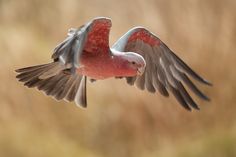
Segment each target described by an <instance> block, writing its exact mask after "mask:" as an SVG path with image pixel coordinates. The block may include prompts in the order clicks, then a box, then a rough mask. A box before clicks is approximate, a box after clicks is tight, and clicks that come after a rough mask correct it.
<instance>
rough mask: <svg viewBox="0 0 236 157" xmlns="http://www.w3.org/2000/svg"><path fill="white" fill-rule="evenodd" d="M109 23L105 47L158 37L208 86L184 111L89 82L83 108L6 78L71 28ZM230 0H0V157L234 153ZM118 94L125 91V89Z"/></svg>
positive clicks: (233, 13) (235, 74)
mask: <svg viewBox="0 0 236 157" xmlns="http://www.w3.org/2000/svg"><path fill="white" fill-rule="evenodd" d="M96 16H108V17H111V18H112V21H113V27H112V30H111V37H110V40H111V44H112V43H114V42H115V40H116V39H118V38H119V37H120V36H121V35H122V34H124V33H125V32H126V31H127V30H128V29H130V28H131V27H134V26H137V25H141V26H144V27H146V28H148V29H149V30H151V31H152V32H154V33H155V34H157V35H158V36H159V37H160V38H161V39H162V40H163V41H164V42H165V43H166V44H167V45H169V47H170V48H172V49H173V50H174V51H175V52H176V53H177V54H178V55H179V56H180V57H181V58H183V60H184V61H186V62H187V63H188V64H189V65H190V66H191V67H193V69H195V70H196V71H197V72H198V73H200V74H201V75H202V76H204V77H205V78H207V79H208V80H210V81H211V82H212V83H213V84H214V86H213V87H212V88H209V87H203V86H201V87H200V88H201V89H202V90H203V91H204V92H205V93H206V94H207V95H209V96H210V97H211V99H212V101H211V102H210V103H207V102H203V101H201V100H199V99H198V98H196V97H194V98H195V100H196V101H197V102H198V103H199V104H201V105H200V107H201V111H199V112H198V111H194V112H187V111H185V110H184V109H182V108H181V107H180V106H179V105H178V103H177V102H176V100H175V99H174V98H173V97H170V98H168V99H167V98H163V97H162V96H160V94H150V93H147V92H143V91H139V90H137V89H136V88H135V87H131V86H128V85H127V84H126V83H125V81H124V80H115V79H108V80H104V81H97V82H96V83H89V84H88V102H89V106H88V109H86V110H82V109H80V108H77V107H76V106H75V105H74V104H73V103H66V102H57V101H55V100H53V99H52V98H49V97H46V96H44V94H42V93H41V92H38V91H37V90H36V89H27V88H24V87H23V86H22V84H20V83H19V82H17V81H16V79H15V73H14V69H16V68H19V67H24V66H29V65H33V64H41V63H46V62H49V60H50V55H51V53H52V49H53V48H54V46H55V45H56V44H57V43H59V42H60V41H61V40H63V39H64V37H65V36H66V31H67V29H68V28H70V27H78V26H80V25H82V24H83V23H85V22H87V21H89V20H90V19H92V18H94V17H96ZM235 21H236V1H235V0H225V1H220V0H192V1H188V0H182V1H175V0H145V1H144V0H137V1H132V0H120V1H110V0H103V1H101V0H93V1H88V0H67V1H64V0H51V1H48V0H21V1H17V0H0V54H1V63H0V78H1V85H0V107H1V109H0V127H1V129H0V156H8V157H11V156H22V157H27V156H34V157H41V156H43V157H46V156H57V157H64V156H71V157H73V156H84V157H90V156H91V157H99V156H112V157H116V156H117V157H120V156H122V157H125V156H127V157H132V156H141V157H142V156H143V157H144V156H145V157H146V156H151V157H152V156H153V157H156V156H160V157H199V156H202V157H209V156H214V157H234V156H236V149H235V148H236V115H235V111H236V105H235V103H236V97H235V95H236V84H235V81H236V71H235V70H234V67H235V61H236V54H235V52H234V51H235V49H236V45H235V42H236V23H235ZM124 89H125V90H124Z"/></svg>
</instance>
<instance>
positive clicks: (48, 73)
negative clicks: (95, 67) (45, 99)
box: [16, 62, 87, 107]
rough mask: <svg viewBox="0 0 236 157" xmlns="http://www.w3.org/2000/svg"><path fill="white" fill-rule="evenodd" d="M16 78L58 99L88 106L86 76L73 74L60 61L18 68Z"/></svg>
mask: <svg viewBox="0 0 236 157" xmlns="http://www.w3.org/2000/svg"><path fill="white" fill-rule="evenodd" d="M16 72H17V73H18V75H17V76H16V78H17V79H18V80H19V81H20V82H23V83H24V85H25V86H27V87H29V88H33V87H36V88H37V89H38V90H40V91H43V92H44V93H45V94H46V95H49V96H52V97H54V98H55V99H56V100H62V99H64V100H67V101H69V102H71V101H75V102H76V104H77V105H80V106H82V107H86V106H87V99H86V76H83V75H78V74H73V73H71V71H70V69H66V68H65V66H64V65H62V64H61V63H60V62H52V63H48V64H42V65H36V66H31V67H26V68H21V69H17V70H16Z"/></svg>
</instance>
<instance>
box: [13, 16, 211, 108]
mask: <svg viewBox="0 0 236 157" xmlns="http://www.w3.org/2000/svg"><path fill="white" fill-rule="evenodd" d="M111 26H112V23H111V19H110V18H106V17H97V18H95V19H93V20H91V21H90V22H88V23H86V24H84V25H82V26H81V27H79V28H77V29H74V28H71V29H69V31H68V34H67V38H66V39H65V40H64V41H62V42H61V43H60V44H58V45H57V46H56V47H55V49H54V53H53V54H52V57H51V58H52V60H53V61H52V62H51V63H48V64H42V65H36V66H31V67H26V68H21V69H17V70H16V72H17V73H18V75H17V76H16V78H17V79H18V80H19V81H21V82H23V83H24V85H25V86H27V87H29V88H32V87H36V88H37V89H38V90H41V91H43V92H44V93H46V95H49V96H52V97H54V98H55V99H56V100H62V99H64V100H66V101H69V102H71V101H75V103H76V104H77V105H78V106H81V107H87V97H86V82H87V77H89V78H90V80H91V81H96V80H103V79H106V78H111V77H115V78H125V79H126V81H127V83H128V84H130V85H134V84H135V85H136V86H137V87H138V88H139V89H141V90H144V89H146V90H147V91H148V92H151V93H156V92H159V93H160V94H161V95H163V96H165V97H168V96H169V92H171V93H172V94H173V95H174V96H175V98H176V99H177V101H178V102H179V103H180V104H181V105H182V106H183V107H184V108H185V109H187V110H191V109H192V108H193V109H199V107H198V105H197V104H196V103H195V102H194V100H193V99H192V98H191V96H190V95H189V93H188V92H187V90H186V89H185V86H184V85H183V84H185V85H186V86H187V87H188V88H190V90H191V91H192V92H193V93H195V94H196V95H197V96H198V97H200V98H201V99H203V100H207V101H208V100H209V98H208V97H207V96H206V95H205V94H203V93H202V92H201V91H200V90H199V89H198V88H197V86H196V85H194V83H193V82H192V81H191V80H190V78H189V77H192V78H193V79H195V80H197V81H198V82H200V83H203V84H205V85H211V83H210V82H208V81H206V80H205V79H203V78H202V77H201V76H199V75H198V74H197V73H196V72H194V71H193V70H192V69H191V68H190V67H189V66H188V65H187V64H186V63H184V61H182V60H181V59H180V58H179V57H178V56H177V55H176V54H175V53H174V52H173V51H172V50H170V49H169V48H168V47H167V46H166V44H165V43H163V42H162V41H161V40H160V39H159V38H158V37H157V36H156V35H155V34H153V33H152V32H150V31H149V30H147V29H146V28H144V27H134V28H132V29H130V30H129V31H128V32H127V33H126V34H124V35H123V36H122V37H121V38H120V39H119V40H118V41H117V42H116V43H115V44H114V45H113V46H112V47H110V46H109V32H110V29H111Z"/></svg>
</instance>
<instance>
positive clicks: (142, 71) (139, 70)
mask: <svg viewBox="0 0 236 157" xmlns="http://www.w3.org/2000/svg"><path fill="white" fill-rule="evenodd" d="M144 71H145V67H140V68H138V70H137V74H138V75H139V76H141V75H143V73H144Z"/></svg>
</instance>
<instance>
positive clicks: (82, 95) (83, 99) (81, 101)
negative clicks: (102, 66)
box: [75, 76, 87, 107]
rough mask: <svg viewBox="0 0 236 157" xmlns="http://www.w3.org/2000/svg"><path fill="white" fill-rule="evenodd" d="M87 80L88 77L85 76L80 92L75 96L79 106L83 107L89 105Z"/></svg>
mask: <svg viewBox="0 0 236 157" xmlns="http://www.w3.org/2000/svg"><path fill="white" fill-rule="evenodd" d="M86 80H87V77H86V76H83V77H82V80H81V83H80V86H79V89H78V92H77V94H76V96H75V103H76V104H77V105H78V106H82V107H87V95H86Z"/></svg>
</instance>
